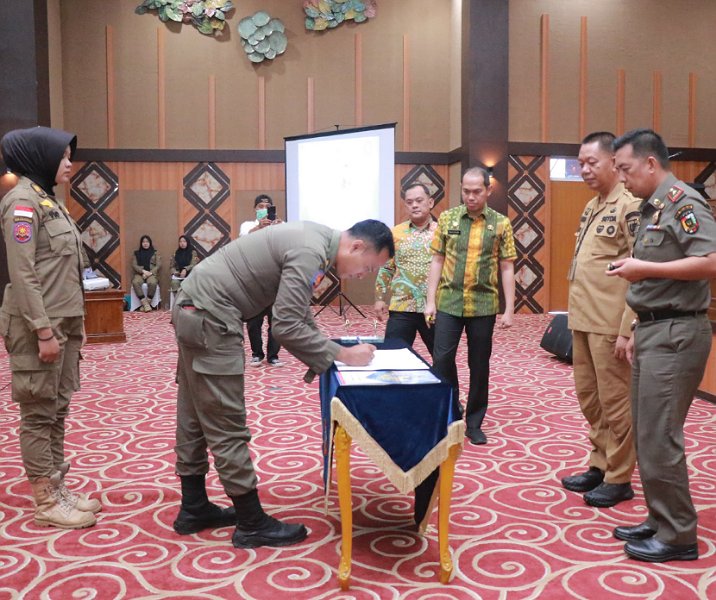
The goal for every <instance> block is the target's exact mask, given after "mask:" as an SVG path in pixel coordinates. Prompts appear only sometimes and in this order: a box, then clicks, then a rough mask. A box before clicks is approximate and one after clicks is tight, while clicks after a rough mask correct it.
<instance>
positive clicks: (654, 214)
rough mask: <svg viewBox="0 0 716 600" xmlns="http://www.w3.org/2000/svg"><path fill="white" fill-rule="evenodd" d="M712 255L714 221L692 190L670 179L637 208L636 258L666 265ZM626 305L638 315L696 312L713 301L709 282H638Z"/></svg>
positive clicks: (714, 248)
mask: <svg viewBox="0 0 716 600" xmlns="http://www.w3.org/2000/svg"><path fill="white" fill-rule="evenodd" d="M714 252H716V222H715V221H714V216H713V213H712V212H711V207H710V206H709V205H708V203H707V202H706V200H704V199H703V198H702V197H701V195H700V194H699V193H698V192H697V191H695V190H694V189H692V188H690V187H689V186H687V185H686V184H685V183H684V182H683V181H679V180H678V179H677V178H676V177H674V175H672V174H669V176H668V177H667V178H666V179H665V180H664V182H663V183H662V184H661V185H660V186H659V187H658V188H657V190H656V191H655V192H654V194H653V195H652V196H651V198H649V199H648V200H646V201H645V202H643V203H642V205H641V223H640V225H639V231H638V233H637V236H636V242H635V243H634V257H635V258H638V259H641V260H648V261H652V262H669V261H672V260H678V259H680V258H686V257H687V256H707V255H709V254H712V253H714ZM627 302H628V303H629V306H631V307H632V308H633V309H634V310H635V311H637V312H641V311H644V312H647V311H658V310H679V311H700V310H706V309H707V308H708V306H709V304H710V303H711V288H710V285H709V281H708V280H707V279H699V280H696V281H682V280H677V279H654V278H652V279H642V280H641V281H635V282H634V283H632V284H631V285H630V286H629V292H628V293H627Z"/></svg>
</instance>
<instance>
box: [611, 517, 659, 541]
mask: <svg viewBox="0 0 716 600" xmlns="http://www.w3.org/2000/svg"><path fill="white" fill-rule="evenodd" d="M654 534H656V529H652V528H651V527H649V525H648V524H647V522H646V521H644V522H643V523H639V525H634V526H633V527H629V526H626V525H623V526H620V527H615V528H614V537H615V538H617V539H618V540H624V541H625V542H636V541H638V540H646V539H648V538H650V537H652V536H653V535H654Z"/></svg>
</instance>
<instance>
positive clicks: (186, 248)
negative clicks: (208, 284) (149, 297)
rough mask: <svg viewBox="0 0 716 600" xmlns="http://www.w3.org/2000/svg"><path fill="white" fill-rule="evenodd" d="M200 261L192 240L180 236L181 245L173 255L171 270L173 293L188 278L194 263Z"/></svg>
mask: <svg viewBox="0 0 716 600" xmlns="http://www.w3.org/2000/svg"><path fill="white" fill-rule="evenodd" d="M198 262H199V256H198V255H197V253H196V250H194V248H193V247H192V244H191V240H190V239H189V238H188V237H187V236H185V235H180V236H179V247H178V248H177V250H176V252H175V253H174V254H173V255H172V259H171V263H170V265H169V270H170V271H171V273H172V281H171V290H172V292H173V293H176V292H178V291H179V287H180V286H181V282H182V281H183V280H184V279H186V278H187V276H188V275H189V272H190V271H191V270H192V269H193V268H194V265H196V263H198Z"/></svg>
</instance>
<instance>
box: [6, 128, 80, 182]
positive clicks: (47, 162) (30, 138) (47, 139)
mask: <svg viewBox="0 0 716 600" xmlns="http://www.w3.org/2000/svg"><path fill="white" fill-rule="evenodd" d="M67 146H69V147H70V158H72V157H73V156H74V154H75V150H76V149H77V136H76V135H73V134H71V133H67V132H66V131H62V130H60V129H51V128H49V127H30V128H29V129H15V130H13V131H10V132H8V133H6V134H5V135H4V136H3V138H2V140H0V148H1V149H2V155H3V159H4V160H5V164H6V165H7V168H8V169H10V170H11V171H12V172H13V173H15V174H16V175H24V176H25V177H27V178H28V179H31V180H32V181H34V182H35V183H36V184H37V185H39V186H40V187H41V188H42V189H43V190H45V192H47V193H48V194H50V195H54V193H53V190H52V188H54V187H55V177H56V175H57V169H58V168H59V166H60V161H61V160H62V156H63V155H64V153H65V148H67Z"/></svg>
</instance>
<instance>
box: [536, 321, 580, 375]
mask: <svg viewBox="0 0 716 600" xmlns="http://www.w3.org/2000/svg"><path fill="white" fill-rule="evenodd" d="M539 345H540V347H541V348H544V349H545V350H547V352H551V353H552V354H554V355H555V356H556V357H557V358H561V359H562V360H566V361H567V362H568V363H569V364H572V330H571V329H569V327H567V313H562V314H558V315H555V316H554V319H552V322H551V323H550V324H549V326H548V327H547V330H546V331H545V332H544V335H543V336H542V341H541V342H540V343H539Z"/></svg>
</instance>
